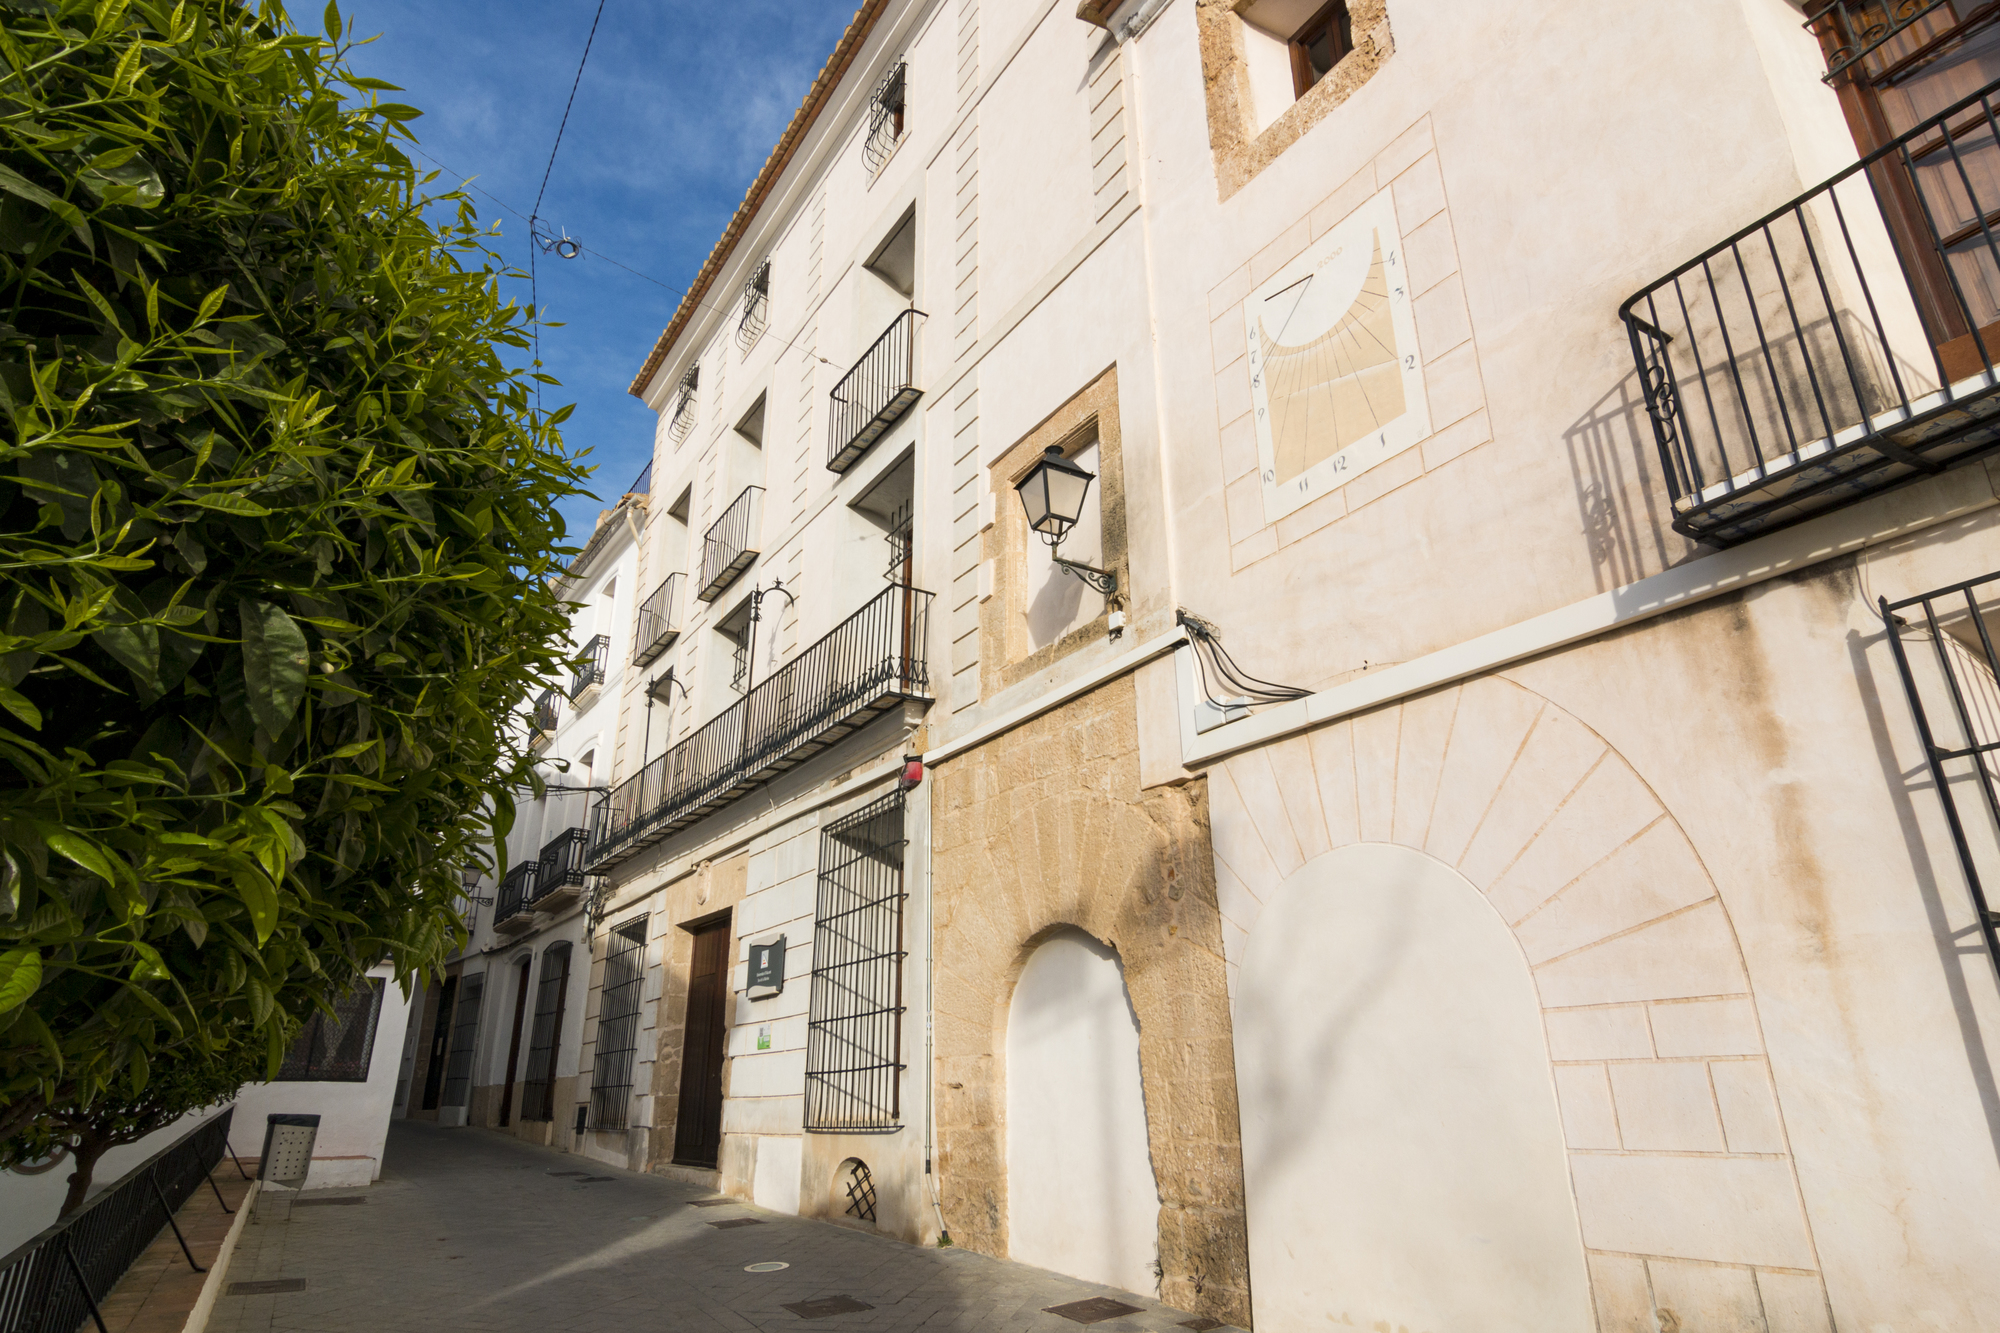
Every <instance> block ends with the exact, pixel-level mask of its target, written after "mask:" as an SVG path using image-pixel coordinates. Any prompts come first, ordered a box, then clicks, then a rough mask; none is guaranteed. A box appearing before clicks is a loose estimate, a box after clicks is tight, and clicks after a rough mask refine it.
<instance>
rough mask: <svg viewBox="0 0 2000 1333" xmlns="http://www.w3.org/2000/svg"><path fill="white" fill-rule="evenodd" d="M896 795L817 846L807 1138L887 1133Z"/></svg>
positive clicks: (890, 1118) (896, 1088)
mask: <svg viewBox="0 0 2000 1333" xmlns="http://www.w3.org/2000/svg"><path fill="white" fill-rule="evenodd" d="M906 841H907V840H906V838H905V836H904V833H903V794H902V793H901V792H897V793H895V794H893V795H890V796H885V797H883V798H882V799H881V800H879V801H876V802H874V803H872V804H870V805H866V806H863V807H862V808H861V809H860V810H857V811H855V812H854V813H853V814H851V815H848V816H846V817H845V818H843V819H840V820H837V821H835V822H834V823H832V824H829V825H828V826H827V827H826V829H825V830H824V831H823V832H822V833H821V834H820V840H819V892H818V898H817V904H816V906H815V909H814V912H813V954H812V958H813V968H812V994H811V999H810V1001H809V1004H808V1011H807V1018H806V1114H805V1127H806V1128H807V1129H808V1130H819V1131H829V1130H864V1129H893V1128H895V1127H896V1123H897V1121H898V1119H899V1117H900V1116H901V1114H902V1107H901V1103H900V1095H899V1094H900V1084H901V1079H900V1078H899V1077H898V1075H899V1074H900V1073H901V1071H902V1068H903V1066H902V1063H901V1057H902V1039H903V896H904V895H903V847H904V844H905V842H906Z"/></svg>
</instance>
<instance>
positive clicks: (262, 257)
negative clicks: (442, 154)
mask: <svg viewBox="0 0 2000 1333" xmlns="http://www.w3.org/2000/svg"><path fill="white" fill-rule="evenodd" d="M326 31H327V36H326V38H325V39H321V38H319V37H317V36H312V35H306V34H302V33H300V32H298V31H297V30H296V29H294V28H293V27H292V26H291V24H290V22H289V20H288V19H287V17H286V15H285V13H284V11H283V9H282V7H281V6H279V5H278V4H276V3H270V2H268V0H267V2H266V3H261V4H257V5H246V4H241V3H236V2H235V0H181V2H180V3H176V4H168V3H162V2H160V0H129V2H128V0H0V62H4V63H0V417H4V425H0V1146H4V1145H6V1144H7V1143H8V1142H9V1141H11V1140H12V1139H14V1138H15V1137H17V1136H19V1135H21V1134H23V1133H30V1132H32V1127H33V1125H34V1122H35V1120H36V1119H37V1117H40V1116H56V1115H59V1114H60V1115H71V1114H73V1113H75V1112H77V1111H78V1110H79V1108H87V1107H89V1106H91V1105H93V1104H95V1103H99V1102H101V1101H103V1100H104V1099H105V1098H106V1097H110V1096H115V1097H117V1098H122V1099H123V1100H124V1101H126V1102H132V1101H135V1100H136V1099H139V1098H140V1097H141V1095H142V1094H143V1093H144V1092H145V1089H146V1087H147V1085H148V1083H149V1079H150V1076H151V1071H152V1069H153V1068H154V1067H155V1066H156V1065H162V1066H163V1065H164V1063H171V1064H172V1065H173V1067H174V1068H175V1069H176V1070H177V1071H180V1070H186V1069H189V1068H193V1067H196V1066H198V1065H200V1064H201V1062H204V1061H206V1062H209V1063H210V1064H211V1065H213V1066H214V1067H215V1068H217V1069H222V1070H224V1071H234V1070H237V1069H238V1068H239V1067H240V1066H239V1065H238V1064H237V1063H236V1062H237V1061H238V1059H239V1057H240V1056H241V1055H242V1053H243V1052H244V1051H245V1050H254V1051H255V1052H256V1053H257V1054H258V1055H259V1056H260V1057H261V1059H262V1060H263V1062H264V1069H265V1070H266V1071H267V1072H268V1071H272V1070H275V1068H276V1065H277V1062H278V1060H279V1059H280V1058H281V1057H282V1054H283V1051H284V1047H285V1043H286V1040H287V1038H288V1036H289V1034H290V1033H291V1032H292V1031H293V1030H295V1028H296V1026H297V1024H298V1022H299V1020H300V1019H301V1018H303V1017H304V1016H305V1015H306V1014H307V1013H308V1011H309V1010H310V1009H311V1008H313V1007H314V1006H315V1005H317V1004H321V1003H324V1002H325V1001H326V1000H327V999H328V998H329V997H331V996H333V995H335V994H338V993H339V992H341V991H342V990H344V989H346V988H347V987H348V986H349V985H350V984H351V983H352V982H353V981H354V980H355V978H356V977H357V976H359V975H360V974H361V973H362V972H363V971H364V970H365V969H366V968H368V967H370V966H372V965H374V964H376V963H378V962H381V961H383V960H384V959H388V960H390V961H391V962H392V963H393V965H394V967H395V969H396V971H397V974H398V976H399V977H405V978H406V977H408V976H409V975H410V974H411V973H412V972H413V971H416V970H418V969H422V968H426V967H434V966H435V965H436V964H438V963H439V962H440V961H441V959H442V958H443V957H444V956H445V954H446V952H447V950H448V949H449V948H450V947H451V945H452V943H453V941H454V940H455V939H456V938H457V936H458V933H459V931H460V926H459V921H458V915H457V905H458V893H459V889H458V881H457V874H458V870H459V868H460V867H461V866H463V865H465V864H467V863H472V862H476V861H478V860H479V859H480V857H481V853H480V850H479V849H480V848H481V846H487V845H491V840H492V839H493V837H494V836H495V835H496V834H504V833H505V831H506V828H507V826H508V825H509V824H510V823H511V820H512V809H513V807H512V803H511V800H510V797H509V793H510V792H511V791H512V790H514V789H516V788H517V787H519V786H521V785H524V784H525V783H527V782H528V781H529V769H530V765H529V761H528V756H527V755H526V753H525V740H524V737H523V735H522V733H521V732H519V731H518V730H517V729H515V728H512V727H511V726H509V725H508V724H507V722H506V719H507V718H508V717H509V716H510V714H511V713H512V712H513V711H514V710H516V709H517V708H518V706H519V702H520V700H521V699H523V698H524V697H525V696H526V695H527V694H528V693H529V692H530V691H531V690H532V689H533V688H534V687H535V685H536V684H537V683H538V682H540V681H543V680H547V679H552V678H553V677H555V676H556V675H557V674H558V673H559V671H560V670H561V669H562V667H563V665H564V662H565V658H566V655H567V651H568V650H567V648H566V646H565V633H566V616H565V608H564V606H563V605H562V604H561V603H560V602H559V601H558V600H557V599H556V597H555V595H554V593H553V591H552V590H551V588H550V583H549V580H550V576H551V575H553V574H554V573H556V572H557V571H558V569H559V567H560V564H561V561H562V558H563V557H564V555H566V554H567V553H568V552H567V550H566V549H565V548H563V547H562V546H561V545H560V542H561V538H562V525H561V521H560V519H559V518H558V517H557V516H556V509H555V506H556V503H557V501H559V500H561V499H562V498H564V497H565V496H568V495H572V494H576V493H577V487H578V486H579V485H580V483H581V480H582V475H583V474H582V471H581V469H580V467H579V465H578V463H577V462H576V460H575V459H574V458H573V457H572V456H570V455H569V454H568V453H567V452H566V451H565V449H564V446H563V445H562V443H561V440H560V437H559V435H558V433H557V430H556V427H557V426H558V425H559V424H560V422H561V420H562V418H563V417H564V416H565V415H567V409H564V410H561V411H557V412H553V413H550V414H547V415H543V414H542V413H540V412H539V411H538V410H537V408H536V406H535V402H534V380H535V379H536V378H538V377H536V376H532V375H530V374H528V373H526V372H522V371H518V370H515V369H510V368H509V366H508V365H507V358H508V357H510V356H512V357H513V358H514V359H516V360H518V359H519V357H520V355H521V349H524V348H525V347H526V346H527V345H528V333H529V325H530V321H531V320H532V319H533V313H532V312H531V311H528V310H524V309H522V308H519V307H517V306H515V305H513V304H511V303H508V302H505V301H503V300H502V299H501V297H500V295H499V292H498V278H499V277H500V276H501V274H502V270H500V269H499V268H498V267H496V263H495V261H494V258H493V256H492V254H491V251H490V249H489V248H488V246H489V244H490V233H488V232H485V231H482V229H481V227H480V225H479V223H478V220H477V219H476V217H475V216H474V214H473V211H472V208H471V206H470V203H469V202H468V201H467V200H466V199H465V198H464V197H463V196H462V195H459V194H446V195H441V196H438V197H437V198H431V197H428V196H427V195H426V194H425V189H426V184H427V178H425V177H423V176H421V175H420V174H419V173H418V172H417V171H416V170H415V169H414V168H413V166H412V164H411V163H410V161H409V159H408V158H407V157H406V156H405V154H404V152H403V151H402V149H401V148H400V147H399V143H400V142H403V141H407V140H408V138H409V135H408V132H407V130H406V129H405V128H404V126H405V122H407V121H409V120H410V119H412V118H414V117H415V116H416V115H417V114H418V113H417V112H416V111H415V110H413V109H411V108H409V107H406V106H401V105H398V104H394V103H383V102H379V100H378V97H377V95H378V94H379V93H380V92H383V91H392V90H391V89H390V88H389V85H385V84H381V83H378V82H375V81H372V80H369V79H365V78H361V77H359V76H356V75H355V74H353V73H352V72H350V71H349V70H348V68H347V66H346V64H345V58H344V52H345V46H344V43H345V41H346V35H345V34H344V33H343V31H342V28H341V22H340V18H339V15H338V13H337V11H335V10H334V9H333V8H332V7H331V6H329V7H328V10H327V15H326ZM551 382H552V381H551ZM176 1077H179V1075H178V1074H177V1075H176ZM225 1081H226V1079H225Z"/></svg>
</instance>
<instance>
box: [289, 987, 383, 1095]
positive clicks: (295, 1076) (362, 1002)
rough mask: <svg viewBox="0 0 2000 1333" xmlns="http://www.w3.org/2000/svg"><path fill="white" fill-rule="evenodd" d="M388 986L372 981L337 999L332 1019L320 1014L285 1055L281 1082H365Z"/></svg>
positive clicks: (307, 1022)
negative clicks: (376, 1028) (383, 989)
mask: <svg viewBox="0 0 2000 1333" xmlns="http://www.w3.org/2000/svg"><path fill="white" fill-rule="evenodd" d="M383 984H384V983H383V981H382V979H381V978H379V977H372V978H370V979H368V981H366V982H365V983H364V984H363V985H360V986H357V987H355V988H354V989H353V990H351V991H349V992H348V993H347V994H345V995H343V996H341V997H340V998H339V999H337V1000H335V1001H334V1002H333V1013H332V1014H331V1015H328V1014H324V1013H320V1012H317V1011H315V1012H314V1014H313V1016H312V1017H311V1018H308V1019H307V1020H306V1025H305V1026H304V1027H303V1028H301V1029H300V1030H299V1035H298V1037H297V1038H296V1039H295V1040H294V1041H293V1042H292V1049H291V1050H289V1051H287V1052H285V1062H284V1063H283V1064H282V1065H280V1066H279V1067H278V1078H277V1081H278V1082H280V1083H366V1082H367V1081H368V1064H369V1059H370V1057H371V1056H373V1054H374V1052H375V1025H376V1023H377V1022H378V1021H380V1019H381V1017H382V987H383Z"/></svg>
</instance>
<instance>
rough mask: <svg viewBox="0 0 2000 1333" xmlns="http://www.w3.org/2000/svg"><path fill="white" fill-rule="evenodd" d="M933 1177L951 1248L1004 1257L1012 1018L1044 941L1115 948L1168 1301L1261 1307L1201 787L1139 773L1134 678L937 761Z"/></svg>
mask: <svg viewBox="0 0 2000 1333" xmlns="http://www.w3.org/2000/svg"><path fill="white" fill-rule="evenodd" d="M934 780H935V782H936V784H937V785H936V790H935V791H934V792H933V794H932V824H931V837H932V845H933V863H932V874H933V885H934V887H933V895H934V897H933V911H934V913H935V917H936V923H937V924H936V932H935V946H934V947H935V948H936V950H937V981H936V985H937V991H936V1024H937V1027H936V1031H937V1038H936V1043H937V1044H936V1070H937V1075H936V1076H937V1079H938V1092H937V1098H938V1101H937V1136H938V1137H937V1147H938V1172H939V1182H940V1191H941V1194H942V1206H943V1209H944V1217H945V1225H946V1227H947V1228H948V1229H949V1230H950V1231H951V1234H952V1238H953V1240H954V1241H956V1242H957V1243H959V1244H961V1245H965V1246H968V1247H970V1248H972V1249H975V1250H979V1251H981V1252H983V1253H987V1254H995V1255H1005V1254H1007V1253H1008V1235H1007V1224H1006V1217H1007V1163H1006V1160H1005V1143H1006V1126H1005V1123H1004V1122H1005V1115H1006V1110H1005V1107H1006V1084H1005V1079H1006V1071H1005V1069H1004V1067H1003V1066H1004V1064H1005V1051H1006V1018H1007V1010H1008V1006H1009V1002H1010V1000H1011V999H1012V996H1013V993H1014V983H1015V980H1016V978H1017V977H1018V976H1019V974H1020V971H1021V969H1022V967H1023V966H1024V965H1025V964H1026V962H1027V958H1028V956H1029V954H1030V953H1031V952H1032V951H1033V949H1034V946H1035V945H1036V944H1037V943H1039V942H1040V941H1041V940H1042V939H1043V938H1044V937H1045V936H1047V935H1049V934H1050V933H1051V932H1053V931H1056V930H1059V929H1061V928H1063V927H1068V926H1073V927H1076V928H1077V929H1080V930H1082V931H1084V932H1085V933H1087V934H1089V935H1091V936H1092V937H1094V938H1096V939H1098V940H1100V941H1102V942H1103V943H1105V944H1108V945H1110V946H1111V947H1112V948H1115V949H1116V950H1117V951H1118V956H1119V958H1120V960H1121V961H1122V963H1123V965H1124V969H1125V984H1126V988H1127V990H1128V991H1129V993H1130V995H1131V997H1132V1008H1133V1010H1134V1012H1135V1013H1136V1014H1137V1015H1138V1019H1139V1060H1140V1069H1141V1073H1142V1076H1143V1080H1144V1086H1145V1094H1146V1118H1147V1126H1148V1133H1149V1138H1150V1141H1151V1152H1152V1164H1153V1174H1154V1176H1155V1178H1156V1179H1157V1181H1158V1184H1159V1195H1160V1217H1159V1248H1160V1265H1161V1269H1162V1281H1161V1288H1160V1290H1161V1297H1162V1299H1164V1300H1166V1301H1169V1302H1170V1303H1172V1304H1175V1305H1178V1306H1180V1307H1182V1308H1184V1309H1191V1310H1196V1311H1199V1312H1201V1313H1203V1314H1207V1315H1210V1316H1212V1317H1215V1318H1218V1319H1223V1320H1227V1321H1229V1322H1232V1323H1238V1324H1242V1323H1244V1322H1246V1321H1247V1319H1248V1317H1249V1281H1248V1260H1247V1251H1246V1245H1245V1239H1244V1228H1243V1203H1242V1197H1243V1196H1242V1166H1241V1152H1240V1148H1239V1143H1238V1132H1237V1119H1236V1080H1235V1073H1234V1068H1233V1066H1232V1063H1231V1056H1230V1032H1229V1016H1228V1012H1227V1002H1226V999H1225V995H1224V982H1223V971H1222V968H1223V960H1222V938H1221V920H1220V918H1219V916H1218V914H1217V910H1216V900H1215V891H1214V878H1213V874H1212V871H1211V862H1210V852H1209V836H1208V809H1207V800H1206V789H1205V785H1204V784H1203V783H1200V782H1195V783H1191V784H1189V785H1187V786H1185V787H1164V788H1157V789H1154V790H1151V791H1145V792H1142V791H1141V790H1140V786H1139V756H1138V730H1137V719H1136V713H1135V693H1134V686H1133V682H1132V680H1131V678H1130V677H1122V678H1120V679H1118V680H1115V681H1112V682H1110V683H1108V684H1106V685H1104V686H1102V687H1100V688H1099V689H1097V690H1095V691H1093V692H1091V693H1090V694H1087V695H1084V696H1082V697H1080V698H1078V699H1076V700H1074V701H1073V702H1071V703H1069V704H1067V705H1065V706H1063V707H1062V708H1059V709H1056V710H1055V711H1053V712H1050V713H1047V714H1044V715H1043V716H1041V717H1039V718H1036V719H1034V720H1033V721H1031V722H1028V723H1025V724H1023V725H1022V726H1020V727H1017V728H1015V729H1013V730H1012V731H1009V732H1007V733H1005V734H1004V735H1002V736H1000V737H998V738H996V739H995V740H993V741H990V742H988V743H987V744H985V745H982V746H979V747H977V748H975V749H972V750H968V751H966V752H965V753H963V754H961V755H958V756H956V757H954V758H952V759H950V760H948V761H946V762H944V763H942V764H941V765H939V767H938V768H937V769H936V770H935V779H934Z"/></svg>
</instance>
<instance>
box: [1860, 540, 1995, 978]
mask: <svg viewBox="0 0 2000 1333" xmlns="http://www.w3.org/2000/svg"><path fill="white" fill-rule="evenodd" d="M1996 594H2000V572H1996V573H1992V574H1987V575H1985V576H1984V577H1981V578H1976V579H1972V580H1970V581H1968V582H1965V583H1958V584H1953V585H1952V586H1950V587H1948V588H1938V589H1936V590H1934V591H1932V592H1927V593H1923V594H1920V595H1919V596H1916V597H1911V598H1908V599H1906V600H1904V601H1900V602H1891V601H1890V600H1889V599H1888V598H1886V597H1885V598H1882V599H1880V601H1879V602H1878V603H1877V604H1878V605H1879V606H1880V608H1881V611H1882V619H1883V622H1884V623H1885V624H1886V625H1887V627H1888V631H1889V645H1890V647H1891V648H1892V649H1893V650H1894V652H1895V655H1896V669H1897V672H1898V673H1899V674H1900V675H1901V676H1902V678H1903V689H1904V691H1905V693H1907V694H1908V696H1909V700H1910V713H1911V715H1912V717H1913V718H1914V719H1915V721H1916V724H1917V737H1918V739H1919V740H1920V741H1921V742H1922V744H1923V747H1924V762H1925V764H1926V765H1927V767H1928V768H1929V771H1930V787H1931V790H1932V791H1933V792H1934V793H1936V795H1937V798H1938V800H1939V801H1940V802H1941V803H1942V804H1943V806H1944V817H1945V823H1946V825H1947V826H1948V827H1949V828H1950V830H1951V839H1952V843H1953V845H1954V847H1955V849H1956V850H1957V853H1958V864H1959V869H1960V870H1961V871H1962V872H1963V873H1964V875H1965V886H1966V891H1967V893H1968V894H1969V895H1970V897H1971V899H1972V910H1973V916H1974V920H1975V921H1976V922H1977V926H1978V930H1979V933H1980V934H1981V935H1982V936H1984V938H1985V941H1986V953H1987V958H1988V959H1989V961H1991V962H1992V963H1993V965H1994V966H1995V967H1996V968H2000V913H1996V912H1994V911H1993V909H1992V906H1991V899H1990V898H1989V897H1988V894H1987V885H1988V884H1989V883H1990V882H1993V881H1994V880H1996V879H2000V772H1996V771H1995V766H1996V764H2000V654H1996V653H1995V651H1994V642H1993V640H1994V634H1993V629H1992V627H1991V625H1990V624H1989V622H1988V619H1987V617H1988V616H1989V615H1991V614H1992V613H1993V608H1992V606H1991V601H1992V599H1993V597H1994V596H1995V595H1996ZM1982 595H1984V596H1986V597H1987V599H1988V602H1989V608H1988V610H1986V611H1983V612H1982V611H1981V610H1980V607H1979V598H1980V597H1981V596H1982Z"/></svg>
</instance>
